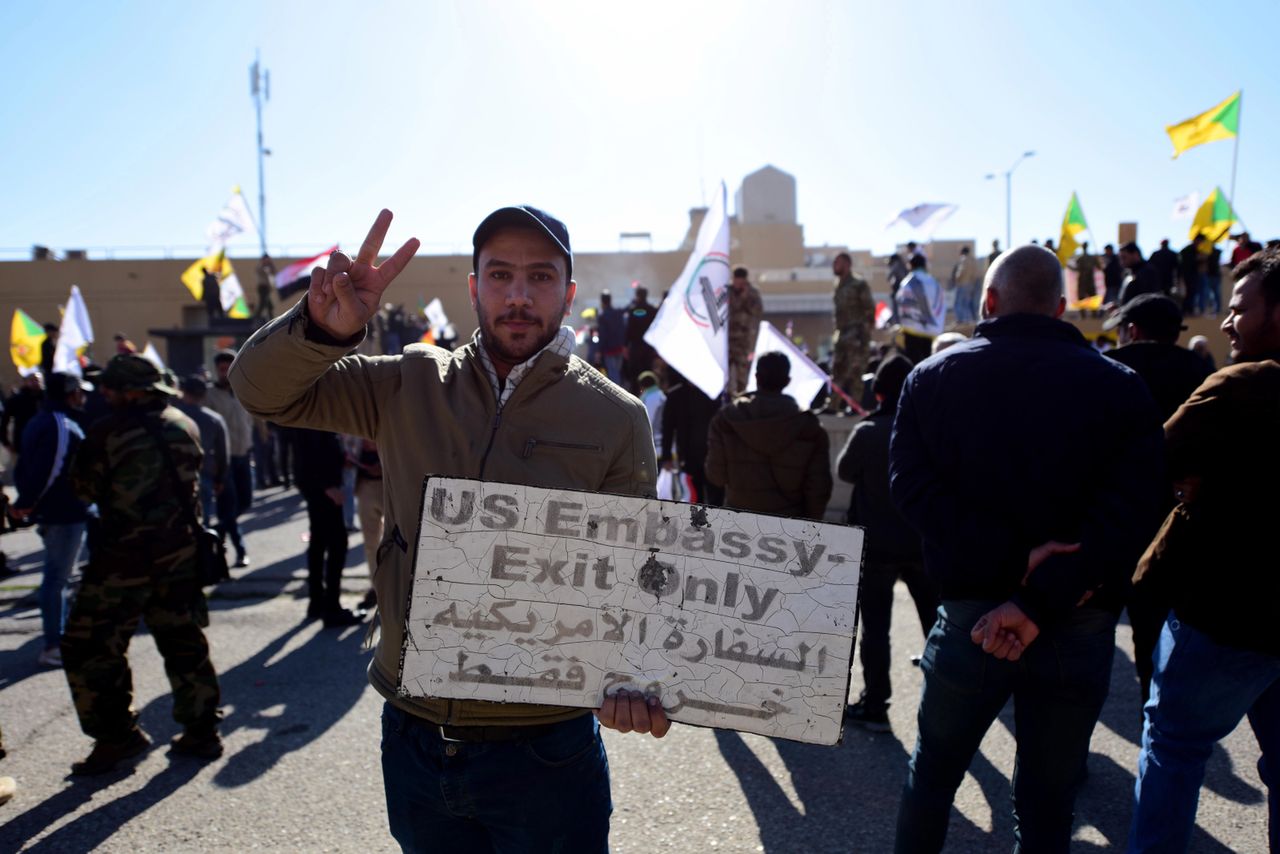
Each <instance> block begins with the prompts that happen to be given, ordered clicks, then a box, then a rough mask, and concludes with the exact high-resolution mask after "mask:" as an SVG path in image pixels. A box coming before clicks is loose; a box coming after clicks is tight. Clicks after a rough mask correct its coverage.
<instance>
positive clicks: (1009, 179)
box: [987, 151, 1036, 252]
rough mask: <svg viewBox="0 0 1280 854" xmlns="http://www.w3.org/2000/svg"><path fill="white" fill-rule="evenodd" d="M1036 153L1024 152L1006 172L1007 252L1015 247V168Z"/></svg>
mask: <svg viewBox="0 0 1280 854" xmlns="http://www.w3.org/2000/svg"><path fill="white" fill-rule="evenodd" d="M1035 155H1036V153H1035V152H1034V151H1024V152H1022V154H1021V156H1019V157H1018V159H1017V160H1015V161H1013V165H1012V166H1010V167H1009V169H1008V171H1006V172H1005V173H1004V248H1005V251H1006V252H1007V251H1008V250H1010V249H1012V248H1013V170H1014V169H1017V168H1018V164H1019V163H1021V162H1022V161H1024V160H1026V159H1027V158H1028V157H1035ZM995 177H996V176H995V175H994V174H990V175H987V180H988V181H990V180H993V179H994V178H995Z"/></svg>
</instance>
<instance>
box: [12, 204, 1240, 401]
mask: <svg viewBox="0 0 1280 854" xmlns="http://www.w3.org/2000/svg"><path fill="white" fill-rule="evenodd" d="M702 214H703V211H702V210H701V209H693V210H691V211H690V236H692V234H693V233H694V232H695V231H696V227H697V225H698V222H699V220H700V218H701V215H702ZM730 239H731V244H732V257H731V263H732V264H733V265H735V266H737V265H742V266H745V267H748V268H749V269H750V270H751V273H752V278H753V280H754V281H755V282H756V283H757V284H758V285H759V286H760V288H761V290H762V291H763V292H765V293H766V294H774V295H788V294H814V295H830V293H831V287H832V278H831V275H830V266H829V264H830V261H829V260H828V259H830V258H832V257H834V255H835V254H836V252H839V251H841V250H842V249H843V247H834V246H833V247H821V248H812V247H811V248H806V247H805V246H804V231H803V227H802V226H800V225H796V224H788V223H761V224H754V225H743V224H740V223H733V224H732V225H731V238H730ZM685 242H686V244H690V243H691V242H692V241H691V240H688V239H686V241H685ZM963 245H968V246H970V247H972V246H973V242H972V241H960V240H956V241H935V242H934V243H933V244H931V245H930V247H929V255H930V258H931V264H930V269H931V270H932V271H933V272H934V274H935V275H936V276H937V277H938V279H939V281H942V282H944V283H945V282H946V280H947V279H948V277H949V276H950V271H951V265H952V264H954V263H955V258H956V257H957V256H958V254H959V248H960V247H961V246H963ZM689 248H690V247H689V246H682V247H681V248H679V249H677V250H674V251H670V252H604V253H582V254H579V255H577V256H576V257H575V270H574V278H575V279H576V280H577V282H578V301H577V305H576V306H575V315H576V314H577V312H580V311H581V310H582V309H583V308H587V307H589V306H594V305H597V304H598V303H599V295H600V291H601V290H603V289H605V288H608V289H610V290H611V291H612V292H613V293H614V301H615V304H617V305H625V304H626V303H627V302H629V301H630V299H631V283H632V282H639V283H641V284H643V285H644V286H646V287H647V288H648V289H649V294H650V300H651V301H653V302H655V303H656V302H658V300H659V299H661V297H662V294H663V292H664V291H665V290H667V289H668V288H669V287H670V286H671V284H672V283H673V282H674V281H675V278H676V276H678V275H679V274H680V271H681V270H682V269H683V266H684V264H685V262H686V260H687V258H688V252H689ZM850 254H851V255H852V256H853V257H854V272H855V273H857V274H859V275H862V276H864V277H865V278H866V279H867V280H868V283H869V284H870V285H871V289H872V292H873V294H874V295H875V298H876V299H877V301H879V300H884V299H887V296H888V294H887V289H888V288H887V282H886V277H885V272H886V267H885V261H884V259H883V258H876V257H873V256H872V255H871V254H870V253H869V252H866V251H862V250H851V252H850ZM806 258H812V259H813V261H814V263H815V264H818V262H819V259H823V260H822V261H821V264H820V265H818V266H814V267H805V266H804V265H805V263H806ZM192 260H193V259H178V260H152V259H147V260H110V261H105V260H104V261H98V260H93V261H90V260H72V261H19V262H0V321H3V322H4V323H6V324H7V323H8V322H9V320H10V318H11V317H12V316H13V310H14V309H15V308H19V307H20V308H22V309H23V310H24V311H26V312H27V313H28V314H30V315H31V316H32V317H33V318H34V319H35V320H36V321H38V322H41V323H44V322H54V323H56V322H58V319H59V313H58V306H59V305H61V304H62V303H63V302H65V300H66V298H67V294H68V291H69V290H70V286H71V285H72V284H78V285H79V286H80V289H81V291H82V292H83V293H84V297H85V302H86V304H87V305H88V308H89V313H90V316H91V318H92V320H93V324H94V331H95V332H96V334H97V338H98V339H99V340H98V343H97V344H96V345H95V352H94V355H95V357H96V359H97V360H98V361H105V360H106V359H107V358H109V357H110V356H111V355H112V353H113V345H112V342H111V337H112V335H113V334H114V333H115V332H117V331H121V332H124V333H125V334H126V335H127V336H128V337H129V338H131V339H132V340H133V341H134V342H136V343H137V344H138V346H139V347H141V346H143V345H144V344H145V343H146V341H147V340H148V338H149V337H150V335H149V330H151V329H157V328H172V327H180V326H183V325H200V322H201V321H202V319H203V311H202V309H201V308H200V306H199V304H198V303H197V302H196V301H195V300H193V299H191V296H190V294H189V293H188V292H187V290H186V288H184V287H183V285H182V284H181V282H180V281H179V279H178V277H179V275H180V274H181V273H182V271H183V270H185V269H186V268H187V266H189V265H190V263H191V261H192ZM290 260H292V259H287V258H280V259H277V264H279V265H283V264H285V263H288V262H289V261H290ZM232 263H233V264H234V265H235V267H236V270H237V273H238V275H239V276H240V277H241V281H242V284H243V285H244V287H245V288H246V289H247V291H248V294H247V296H248V299H249V301H250V303H252V301H253V299H254V295H255V294H254V291H255V281H254V272H253V264H254V261H253V260H251V259H232ZM985 267H986V261H985V253H983V255H982V257H979V258H978V259H977V263H976V264H975V276H980V275H981V274H982V273H983V272H985ZM470 270H471V256H470V255H419V256H418V257H417V258H415V259H414V260H413V263H412V264H410V265H409V266H408V267H407V268H406V269H405V271H404V273H403V274H401V276H400V277H399V278H398V279H397V280H396V282H395V283H394V284H393V285H392V286H391V288H390V289H389V290H388V291H387V293H386V295H385V301H386V302H391V303H397V304H403V305H404V306H405V307H406V309H408V310H410V311H413V310H416V309H417V307H418V305H419V300H424V301H429V300H431V299H432V298H433V297H439V298H440V299H441V301H442V302H443V304H444V308H445V311H446V313H447V314H448V315H449V317H450V319H451V320H452V321H453V322H454V325H455V326H456V327H457V329H458V332H459V335H460V336H461V337H462V338H464V339H465V338H468V337H470V335H471V334H472V332H473V331H474V329H475V317H474V313H473V312H472V309H471V305H470V299H469V297H468V294H467V284H466V281H467V274H468V273H469V272H470ZM1229 288H1230V285H1229V283H1227V282H1224V290H1228V291H1229ZM295 299H296V298H295ZM290 302H292V300H290ZM818 303H819V304H821V303H822V301H821V300H818ZM1224 304H1225V300H1224ZM766 316H767V317H768V319H769V320H770V321H771V322H773V323H774V325H776V326H777V327H778V328H780V329H781V328H784V327H785V326H786V324H787V322H788V321H791V322H792V323H793V328H794V332H795V334H797V335H801V336H803V337H804V339H805V341H806V343H807V344H808V345H809V348H810V352H811V353H812V354H814V355H815V357H816V356H817V355H818V354H820V353H821V352H822V351H823V350H824V349H825V347H826V346H827V343H828V341H829V337H830V335H831V331H832V321H831V314H830V311H829V310H828V309H826V308H825V307H820V308H819V309H818V310H814V309H812V308H811V309H810V310H808V311H803V312H793V313H786V312H776V313H770V314H768V315H766ZM184 317H185V318H186V319H187V320H188V321H189V323H188V324H184ZM1073 322H1074V321H1073ZM575 323H576V320H575ZM1078 325H1079V326H1080V327H1081V328H1082V329H1083V330H1085V331H1086V332H1096V331H1097V327H1098V325H1099V322H1098V321H1093V320H1083V321H1079V322H1078ZM1188 325H1189V326H1190V327H1191V329H1190V330H1189V331H1188V332H1186V333H1184V338H1183V341H1184V342H1185V341H1186V340H1187V339H1188V338H1189V337H1190V336H1191V335H1194V334H1203V335H1206V336H1207V337H1208V338H1209V340H1210V342H1211V347H1212V349H1213V352H1214V355H1215V357H1216V358H1217V359H1218V361H1219V363H1220V364H1221V363H1222V361H1223V359H1224V358H1225V356H1226V352H1227V346H1226V341H1225V338H1224V337H1223V336H1222V334H1221V332H1219V331H1218V330H1217V321H1216V320H1213V319H1209V318H1205V319H1200V318H1190V319H1189V320H1188ZM154 340H155V344H156V346H157V348H159V349H160V352H161V355H163V356H165V357H166V358H167V357H168V354H167V352H166V351H165V347H164V342H163V341H162V340H159V339H154ZM225 343H230V342H214V341H209V342H208V344H207V348H206V351H207V352H211V351H212V350H213V349H214V348H215V347H216V346H223V345H224V344H225ZM16 379H17V372H16V370H15V369H14V367H13V364H12V362H11V360H9V359H7V358H5V359H3V360H0V381H2V382H3V383H4V385H5V386H8V385H10V384H12V383H13V382H15V381H16Z"/></svg>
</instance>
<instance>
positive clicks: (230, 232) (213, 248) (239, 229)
mask: <svg viewBox="0 0 1280 854" xmlns="http://www.w3.org/2000/svg"><path fill="white" fill-rule="evenodd" d="M204 233H205V237H206V238H208V240H209V249H208V253H207V254H209V255H212V254H213V253H214V252H217V251H218V250H219V249H221V248H223V247H224V246H226V245H227V241H229V240H230V239H231V238H233V237H235V236H236V235H237V234H245V233H248V234H253V235H255V236H256V235H257V233H258V227H257V226H256V225H254V222H253V216H252V215H251V214H250V213H249V206H248V205H247V204H245V201H244V196H242V195H241V194H240V188H239V187H236V188H235V190H234V191H233V192H232V193H231V199H230V200H229V201H228V202H227V203H226V205H224V206H223V208H222V210H221V211H220V212H219V213H218V218H217V219H215V220H214V221H213V222H211V223H209V227H208V228H206V229H205V230H204Z"/></svg>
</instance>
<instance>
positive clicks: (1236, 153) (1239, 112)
mask: <svg viewBox="0 0 1280 854" xmlns="http://www.w3.org/2000/svg"><path fill="white" fill-rule="evenodd" d="M1243 118H1244V90H1243V89H1241V90H1240V99H1239V103H1238V105H1237V106H1236V144H1235V146H1234V147H1232V149H1231V200H1230V201H1231V213H1232V214H1233V215H1234V214H1235V212H1236V161H1238V160H1239V159H1240V122H1241V120H1242V119H1243Z"/></svg>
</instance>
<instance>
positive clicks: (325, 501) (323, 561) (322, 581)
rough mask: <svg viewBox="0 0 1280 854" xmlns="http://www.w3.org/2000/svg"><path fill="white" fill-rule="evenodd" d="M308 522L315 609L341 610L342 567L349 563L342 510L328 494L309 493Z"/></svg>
mask: <svg viewBox="0 0 1280 854" xmlns="http://www.w3.org/2000/svg"><path fill="white" fill-rule="evenodd" d="M303 498H305V499H306V501H307V520H308V521H309V522H310V523H311V542H310V543H309V544H308V545H307V588H308V591H309V592H310V596H311V608H312V609H314V610H319V611H320V612H322V613H326V614H327V613H333V612H335V611H337V610H338V608H339V605H338V594H339V593H340V592H341V590H342V568H343V567H344V566H346V563H347V525H346V523H345V522H344V521H343V519H342V507H341V506H339V505H337V504H334V503H333V499H331V498H330V497H329V496H327V495H325V494H324V492H319V491H317V492H312V491H308V492H306V493H305V494H304V495H303Z"/></svg>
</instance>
